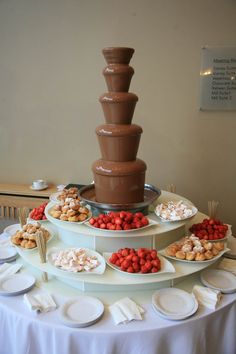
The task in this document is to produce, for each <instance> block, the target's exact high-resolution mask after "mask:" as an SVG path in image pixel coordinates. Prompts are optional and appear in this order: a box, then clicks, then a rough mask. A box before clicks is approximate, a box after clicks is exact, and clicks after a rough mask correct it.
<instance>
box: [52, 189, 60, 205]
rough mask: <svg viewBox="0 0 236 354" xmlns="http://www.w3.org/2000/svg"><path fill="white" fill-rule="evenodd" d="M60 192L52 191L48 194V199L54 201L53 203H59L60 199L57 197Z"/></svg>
mask: <svg viewBox="0 0 236 354" xmlns="http://www.w3.org/2000/svg"><path fill="white" fill-rule="evenodd" d="M61 193H62V192H56V193H53V194H51V195H50V197H49V199H50V201H51V202H53V203H55V204H59V203H61V202H62V201H61V200H59V199H57V198H58V196H59V195H60V194H61Z"/></svg>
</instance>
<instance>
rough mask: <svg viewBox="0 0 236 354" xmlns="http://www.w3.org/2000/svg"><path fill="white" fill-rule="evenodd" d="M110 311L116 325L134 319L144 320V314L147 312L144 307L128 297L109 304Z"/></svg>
mask: <svg viewBox="0 0 236 354" xmlns="http://www.w3.org/2000/svg"><path fill="white" fill-rule="evenodd" d="M109 311H110V313H111V315H112V317H113V320H114V322H115V324H116V325H118V324H120V323H127V322H129V321H132V320H142V314H143V313H144V312H145V311H144V309H143V308H142V307H140V306H139V305H137V304H136V303H135V302H134V301H133V300H131V299H130V298H128V297H125V298H123V299H121V300H119V301H117V302H115V303H114V304H113V305H111V306H109Z"/></svg>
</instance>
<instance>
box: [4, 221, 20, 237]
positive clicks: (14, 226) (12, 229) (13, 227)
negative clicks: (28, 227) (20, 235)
mask: <svg viewBox="0 0 236 354" xmlns="http://www.w3.org/2000/svg"><path fill="white" fill-rule="evenodd" d="M18 230H21V226H20V224H12V225H9V226H7V227H6V228H5V229H4V230H3V232H4V233H6V234H7V235H8V236H13V235H14V234H15V233H16V231H18Z"/></svg>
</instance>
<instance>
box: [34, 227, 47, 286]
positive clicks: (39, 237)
mask: <svg viewBox="0 0 236 354" xmlns="http://www.w3.org/2000/svg"><path fill="white" fill-rule="evenodd" d="M36 244H37V247H38V251H39V256H40V260H41V263H46V252H47V247H46V240H45V238H44V236H43V233H42V231H37V232H36ZM42 278H43V281H45V282H47V281H48V275H47V273H46V272H43V274H42Z"/></svg>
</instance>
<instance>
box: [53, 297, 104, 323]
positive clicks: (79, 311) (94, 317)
mask: <svg viewBox="0 0 236 354" xmlns="http://www.w3.org/2000/svg"><path fill="white" fill-rule="evenodd" d="M59 313H60V321H61V322H62V323H63V324H65V325H66V326H69V327H77V328H82V327H88V326H91V325H93V324H94V323H96V322H97V321H99V320H100V318H101V317H102V315H103V313H104V305H103V303H102V302H101V301H100V300H98V299H97V298H94V297H91V296H79V297H77V298H76V299H71V300H69V301H67V302H65V303H64V304H63V305H62V306H61V308H60V310H59Z"/></svg>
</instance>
